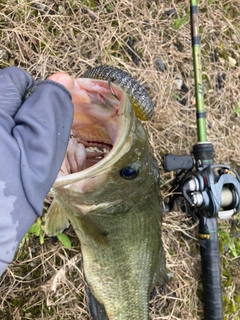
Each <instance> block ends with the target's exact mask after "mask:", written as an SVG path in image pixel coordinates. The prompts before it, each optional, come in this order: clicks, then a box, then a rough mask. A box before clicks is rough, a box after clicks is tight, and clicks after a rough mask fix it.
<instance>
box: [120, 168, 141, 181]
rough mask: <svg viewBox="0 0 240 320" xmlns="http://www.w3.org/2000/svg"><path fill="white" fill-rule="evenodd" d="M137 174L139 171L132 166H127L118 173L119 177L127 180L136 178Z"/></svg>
mask: <svg viewBox="0 0 240 320" xmlns="http://www.w3.org/2000/svg"><path fill="white" fill-rule="evenodd" d="M138 174H139V171H138V170H137V169H136V168H135V167H134V166H128V167H126V168H123V169H122V170H121V171H120V176H121V177H123V178H124V179H128V180H132V179H135V178H137V176H138Z"/></svg>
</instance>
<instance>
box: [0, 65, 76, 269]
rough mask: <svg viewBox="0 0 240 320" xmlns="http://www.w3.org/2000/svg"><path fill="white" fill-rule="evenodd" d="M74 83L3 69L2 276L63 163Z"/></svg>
mask: <svg viewBox="0 0 240 320" xmlns="http://www.w3.org/2000/svg"><path fill="white" fill-rule="evenodd" d="M72 85H73V81H72V79H71V77H70V76H68V75H66V74H62V73H59V74H55V75H52V76H51V77H50V78H49V79H48V80H45V81H43V82H41V83H36V82H35V81H34V79H33V78H32V77H31V76H30V75H29V74H28V73H27V72H25V71H23V70H22V69H20V68H16V67H9V68H5V69H3V70H0V136H1V143H0V148H1V157H0V201H1V218H0V275H1V274H2V273H3V272H4V270H5V269H6V268H7V265H8V264H9V263H10V262H11V261H12V259H13V256H14V253H15V251H16V250H17V248H18V245H19V243H20V241H21V239H22V238H23V236H24V235H25V233H26V232H27V231H28V229H29V228H30V226H31V225H32V224H33V222H34V220H35V219H36V217H37V216H39V215H41V213H42V205H43V200H44V198H45V196H46V194H47V193H48V191H49V189H50V188H51V186H52V184H53V182H54V180H55V178H56V176H57V174H58V171H59V168H60V165H61V164H62V161H63V158H64V155H65V151H66V147H67V144H68V139H69V134H70V129H71V125H72V118H73V105H72V102H71V96H70V94H69V91H68V90H70V89H71V87H72ZM31 88H34V90H33V91H32V93H31V95H30V96H29V97H28V98H27V99H26V100H25V101H24V96H25V93H26V92H27V91H28V90H29V89H31Z"/></svg>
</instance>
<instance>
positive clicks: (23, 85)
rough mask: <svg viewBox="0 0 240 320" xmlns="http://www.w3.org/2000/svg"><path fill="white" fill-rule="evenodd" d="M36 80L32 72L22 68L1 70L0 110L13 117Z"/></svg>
mask: <svg viewBox="0 0 240 320" xmlns="http://www.w3.org/2000/svg"><path fill="white" fill-rule="evenodd" d="M34 82H35V81H34V79H33V78H32V77H31V76H30V74H29V73H27V72H26V71H24V70H22V69H21V68H17V67H8V68H5V69H2V70H0V110H2V111H3V112H6V113H7V114H9V115H10V116H11V117H13V116H14V115H15V114H16V112H17V111H18V109H19V108H20V106H21V104H22V98H23V96H24V94H25V92H26V91H27V90H28V89H29V88H30V87H32V86H33V85H34Z"/></svg>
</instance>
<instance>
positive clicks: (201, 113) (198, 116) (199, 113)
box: [196, 111, 206, 119]
mask: <svg viewBox="0 0 240 320" xmlns="http://www.w3.org/2000/svg"><path fill="white" fill-rule="evenodd" d="M196 115H197V119H201V118H206V112H205V111H198V112H197V113H196Z"/></svg>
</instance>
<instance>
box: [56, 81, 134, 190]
mask: <svg viewBox="0 0 240 320" xmlns="http://www.w3.org/2000/svg"><path fill="white" fill-rule="evenodd" d="M70 92H71V95H72V102H73V105H74V118H73V124H72V130H71V134H70V138H69V143H68V147H67V151H66V154H65V158H64V160H63V163H62V166H61V169H60V171H59V174H58V177H57V179H56V181H55V183H54V185H53V187H55V188H56V187H62V186H67V185H69V184H72V183H74V182H78V181H80V180H83V179H86V178H89V177H92V176H96V175H97V174H99V173H100V172H102V171H103V170H104V169H106V168H107V167H109V166H110V165H111V164H112V163H114V162H115V161H117V160H118V159H119V158H120V157H121V156H122V154H123V153H125V151H126V147H127V146H126V141H127V140H128V136H129V133H130V129H131V125H132V118H133V117H132V116H133V110H132V107H131V104H130V101H129V99H128V96H127V94H126V93H125V92H124V91H123V90H122V89H121V88H120V87H118V86H116V85H114V84H113V83H110V82H107V81H103V80H96V79H86V78H79V79H76V80H74V86H73V88H72V90H71V91H70Z"/></svg>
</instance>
